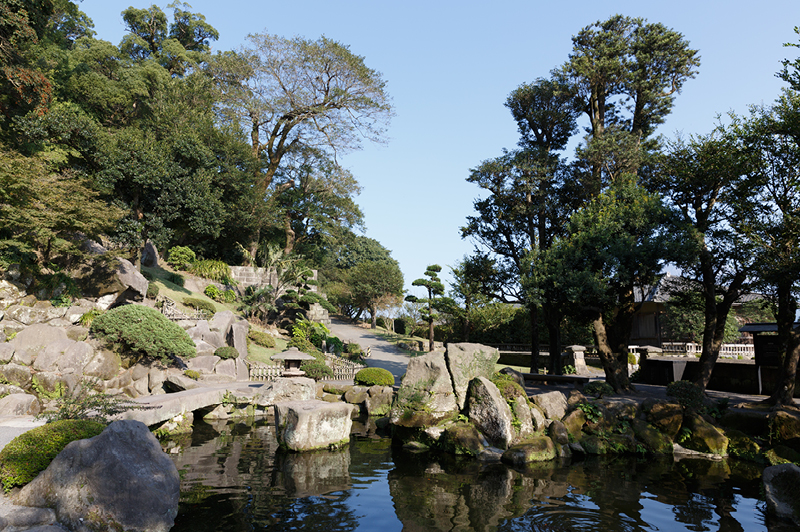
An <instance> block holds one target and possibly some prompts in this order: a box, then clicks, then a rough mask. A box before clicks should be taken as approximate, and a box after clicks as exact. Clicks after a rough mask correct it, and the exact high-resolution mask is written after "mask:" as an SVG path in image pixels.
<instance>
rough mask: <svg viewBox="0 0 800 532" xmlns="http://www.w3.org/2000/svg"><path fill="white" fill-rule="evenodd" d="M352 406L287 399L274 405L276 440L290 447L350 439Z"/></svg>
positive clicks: (319, 445)
mask: <svg viewBox="0 0 800 532" xmlns="http://www.w3.org/2000/svg"><path fill="white" fill-rule="evenodd" d="M351 410H352V407H351V406H350V405H348V404H345V403H328V402H325V401H318V400H312V401H289V402H283V403H277V404H276V405H275V428H276V432H277V436H278V443H280V444H281V446H284V447H286V448H287V449H290V450H292V451H313V450H316V449H328V448H335V447H339V446H341V445H344V444H345V443H347V442H349V441H350V428H351V427H352V424H353V421H352V419H351V418H350V414H351Z"/></svg>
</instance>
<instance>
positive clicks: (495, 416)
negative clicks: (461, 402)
mask: <svg viewBox="0 0 800 532" xmlns="http://www.w3.org/2000/svg"><path fill="white" fill-rule="evenodd" d="M467 416H468V417H469V420H470V421H471V422H472V423H474V424H475V426H476V427H477V428H478V430H480V431H481V432H482V433H483V435H484V436H486V439H487V440H489V442H490V443H491V444H492V445H494V446H495V447H499V448H500V449H508V447H509V446H510V445H511V444H512V443H514V440H515V439H516V433H515V432H514V416H513V415H512V413H511V409H510V408H509V406H508V403H507V402H506V400H505V399H504V398H503V396H502V394H501V393H500V390H498V389H497V386H495V384H494V383H493V382H492V381H490V380H489V379H487V378H486V377H477V378H475V379H472V381H471V382H470V383H469V389H468V391H467Z"/></svg>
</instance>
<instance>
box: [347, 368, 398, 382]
mask: <svg viewBox="0 0 800 532" xmlns="http://www.w3.org/2000/svg"><path fill="white" fill-rule="evenodd" d="M353 382H355V384H359V385H361V386H394V375H392V372H391V371H389V370H388V369H383V368H364V369H362V370H359V371H358V373H356V376H355V379H354V381H353Z"/></svg>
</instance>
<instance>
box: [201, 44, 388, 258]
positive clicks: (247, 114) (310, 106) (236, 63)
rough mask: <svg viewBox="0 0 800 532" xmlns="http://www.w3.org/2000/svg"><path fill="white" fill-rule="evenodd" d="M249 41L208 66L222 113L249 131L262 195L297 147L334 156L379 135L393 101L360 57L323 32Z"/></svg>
mask: <svg viewBox="0 0 800 532" xmlns="http://www.w3.org/2000/svg"><path fill="white" fill-rule="evenodd" d="M248 41H249V42H248V45H247V46H245V47H244V48H242V49H241V50H240V51H239V52H238V53H236V54H221V55H218V56H216V57H215V60H214V62H213V64H212V65H211V69H210V71H211V72H212V73H213V74H214V76H215V77H216V79H217V80H218V81H219V82H220V83H221V84H222V86H223V97H224V99H223V105H222V106H221V107H220V113H221V115H222V117H223V119H224V120H227V121H230V122H233V123H236V124H238V126H239V127H241V128H242V129H243V130H246V131H248V133H249V136H250V144H251V146H252V150H253V154H254V156H255V157H257V158H258V159H259V160H260V161H261V168H262V169H261V170H260V171H259V172H258V176H257V177H258V183H257V192H258V193H259V194H260V195H261V196H264V197H266V195H267V194H268V192H269V191H271V188H270V187H271V186H272V184H273V180H274V179H275V176H276V174H277V173H278V170H279V169H280V167H281V163H282V161H283V159H284V157H285V156H286V155H287V154H289V153H291V152H292V151H294V150H298V149H299V148H300V147H307V148H315V149H320V150H325V151H327V152H329V153H330V154H331V156H332V157H333V158H334V160H335V157H336V155H337V154H338V153H340V152H344V151H348V150H353V149H358V148H360V141H361V139H362V138H366V139H368V140H372V141H381V140H382V138H383V132H384V127H385V125H386V124H387V122H388V119H389V118H390V117H391V115H392V107H391V104H390V100H389V96H388V94H387V93H386V91H385V86H386V82H385V81H384V80H383V78H382V76H381V74H380V73H379V72H378V71H376V70H373V69H371V68H368V67H367V66H366V64H365V63H364V58H363V57H361V56H358V55H355V54H353V53H352V52H351V51H350V49H349V48H348V47H347V46H345V45H343V44H341V43H339V42H336V41H333V40H331V39H328V38H326V37H321V38H319V39H318V40H316V41H312V40H308V39H303V38H300V37H295V38H292V39H286V38H283V37H279V36H277V35H269V34H255V35H250V36H249V37H248ZM272 192H277V193H280V192H281V190H277V191H272ZM258 238H259V234H255V235H253V239H252V240H253V242H251V246H255V245H257V240H258Z"/></svg>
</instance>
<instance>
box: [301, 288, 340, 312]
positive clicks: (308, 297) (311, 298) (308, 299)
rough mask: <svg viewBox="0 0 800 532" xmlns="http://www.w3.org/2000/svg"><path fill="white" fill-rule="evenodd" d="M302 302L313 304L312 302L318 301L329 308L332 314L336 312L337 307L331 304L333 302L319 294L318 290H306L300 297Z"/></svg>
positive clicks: (326, 308)
mask: <svg viewBox="0 0 800 532" xmlns="http://www.w3.org/2000/svg"><path fill="white" fill-rule="evenodd" d="M298 301H299V302H300V303H305V304H306V305H311V304H312V303H318V304H319V305H321V306H322V308H324V309H325V310H327V311H328V312H329V313H330V314H335V313H336V307H334V306H333V305H331V303H330V302H329V301H328V300H327V299H325V298H324V297H322V296H321V295H319V294H318V293H317V292H306V293H305V294H303V295H302V296H300V297H299V298H298Z"/></svg>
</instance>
